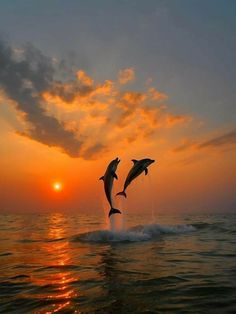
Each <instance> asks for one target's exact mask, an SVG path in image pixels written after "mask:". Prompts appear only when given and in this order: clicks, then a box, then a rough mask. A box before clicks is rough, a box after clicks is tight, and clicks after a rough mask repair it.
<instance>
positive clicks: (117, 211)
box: [108, 208, 121, 217]
mask: <svg viewBox="0 0 236 314" xmlns="http://www.w3.org/2000/svg"><path fill="white" fill-rule="evenodd" d="M113 214H121V211H120V210H119V209H116V208H111V210H110V211H109V215H108V216H109V217H110V216H111V215H113Z"/></svg>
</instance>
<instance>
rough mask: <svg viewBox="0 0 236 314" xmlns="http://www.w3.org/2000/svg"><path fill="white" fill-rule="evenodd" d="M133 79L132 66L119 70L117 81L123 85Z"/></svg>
mask: <svg viewBox="0 0 236 314" xmlns="http://www.w3.org/2000/svg"><path fill="white" fill-rule="evenodd" d="M134 79H135V72H134V69H133V68H127V69H124V70H120V71H119V77H118V80H119V83H120V84H121V85H125V84H127V83H129V82H131V81H133V80H134Z"/></svg>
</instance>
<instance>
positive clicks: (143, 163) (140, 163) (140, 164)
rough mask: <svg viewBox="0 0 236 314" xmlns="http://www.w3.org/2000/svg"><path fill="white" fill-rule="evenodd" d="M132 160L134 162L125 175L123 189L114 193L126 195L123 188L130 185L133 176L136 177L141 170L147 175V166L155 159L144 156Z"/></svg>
mask: <svg viewBox="0 0 236 314" xmlns="http://www.w3.org/2000/svg"><path fill="white" fill-rule="evenodd" d="M132 161H133V163H134V164H133V167H132V168H131V169H130V171H129V173H128V175H127V177H126V180H125V184H124V188H123V191H122V192H119V193H117V194H116V195H123V196H125V197H127V195H126V193H125V190H126V189H127V187H128V186H129V185H130V183H131V182H132V181H133V180H134V179H135V178H137V177H138V176H139V175H140V174H141V173H142V172H143V171H145V175H147V174H148V170H147V167H148V166H149V165H151V164H152V163H153V162H155V160H153V159H149V158H145V159H141V160H136V159H132Z"/></svg>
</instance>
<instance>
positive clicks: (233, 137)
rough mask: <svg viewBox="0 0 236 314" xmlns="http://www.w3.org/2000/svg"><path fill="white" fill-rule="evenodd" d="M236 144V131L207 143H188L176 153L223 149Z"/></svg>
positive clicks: (177, 149) (181, 146) (176, 149)
mask: <svg viewBox="0 0 236 314" xmlns="http://www.w3.org/2000/svg"><path fill="white" fill-rule="evenodd" d="M235 144H236V130H233V131H230V132H227V133H224V134H222V135H219V136H216V137H214V138H211V139H210V140H207V141H202V142H201V141H199V142H197V141H188V142H186V143H184V144H182V145H180V146H178V147H176V148H174V150H173V151H174V152H183V151H186V150H195V151H196V150H201V149H206V148H216V149H217V148H221V147H225V146H227V147H230V146H232V145H235Z"/></svg>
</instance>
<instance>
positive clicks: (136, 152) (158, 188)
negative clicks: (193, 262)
mask: <svg viewBox="0 0 236 314" xmlns="http://www.w3.org/2000/svg"><path fill="white" fill-rule="evenodd" d="M235 48H236V2H235V1H233V0H228V1H224V0H207V1H206V0H162V1H161V0H156V1H154V0H153V1H152V0H147V1H138V0H136V1H133V0H129V1H124V0H123V1H121V0H120V1H114V0H106V1H105V0H100V1H91V0H88V1H80V0H78V1H75V0H74V1H73V0H70V1H63V0H51V1H46V0H41V1H36V0H27V1H26V0H21V1H19V0H12V1H7V0H1V2H0V134H1V136H0V165H1V176H0V211H1V212H48V211H49V212H50V211H62V212H65V213H67V212H68V213H69V212H78V213H79V212H86V213H88V214H90V213H91V214H94V213H100V212H107V211H108V210H109V206H108V203H107V202H106V199H105V196H104V192H103V185H102V182H101V181H99V180H98V178H99V177H101V176H102V175H103V174H104V172H105V170H106V167H107V165H108V164H109V162H110V161H111V160H112V159H114V158H116V157H119V158H120V159H121V163H120V164H119V167H118V169H117V175H118V181H117V182H114V191H113V194H115V193H116V192H118V191H120V190H121V189H122V185H123V183H124V180H125V177H126V175H127V173H128V171H129V169H130V168H131V166H132V162H131V159H142V158H146V157H149V158H152V159H155V160H156V162H155V163H154V164H152V165H151V166H150V168H149V174H148V176H146V177H145V175H144V174H142V175H141V176H140V177H139V178H137V180H136V181H134V182H133V183H132V185H131V186H130V187H129V188H128V189H127V194H128V199H127V200H125V201H123V200H122V201H121V200H120V199H119V197H118V198H117V197H116V198H115V197H114V202H115V203H116V205H117V206H121V207H122V209H124V210H126V211H128V212H131V213H133V212H137V213H139V214H141V213H144V212H147V213H148V212H155V213H166V212H167V213H179V212H185V213H196V212H199V213H202V212H210V213H214V212H235V210H236V209H235V208H236V163H235V160H236V150H235V148H236V105H235V103H236V94H235V81H236V63H235V54H236V53H235V52H236V49H235ZM55 182H59V183H60V184H61V188H60V189H59V190H58V189H55V188H54V187H53V186H54V184H55Z"/></svg>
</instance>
